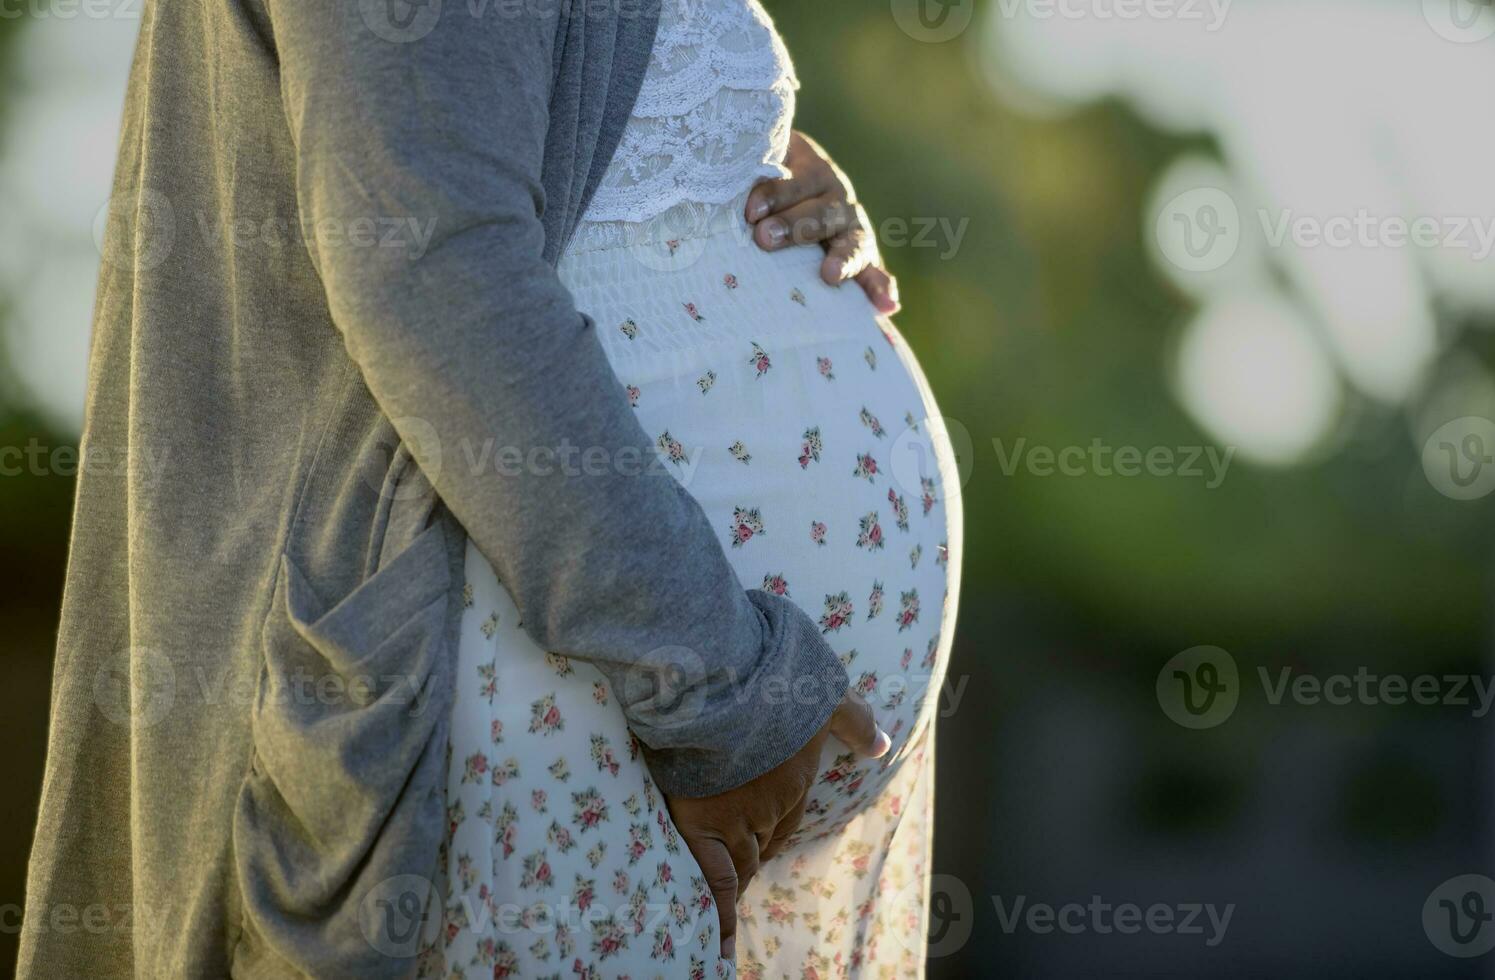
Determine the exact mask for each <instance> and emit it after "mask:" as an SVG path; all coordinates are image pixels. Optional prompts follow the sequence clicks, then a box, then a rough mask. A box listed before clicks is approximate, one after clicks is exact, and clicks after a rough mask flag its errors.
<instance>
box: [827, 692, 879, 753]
mask: <svg viewBox="0 0 1495 980" xmlns="http://www.w3.org/2000/svg"><path fill="white" fill-rule="evenodd" d="M830 730H831V734H832V735H834V736H836V738H838V739H840V740H841V741H842V742H843V743H844V744H845V745H846V747H847V748H848V749H851V751H853V752H855V753H857V754H858V755H861V756H865V757H867V758H869V759H880V758H882V757H883V756H885V755H887V754H888V749H890V748H892V746H893V740H892V739H891V738H889V737H888V733H887V732H885V731H883V730H882V729H881V728H879V727H878V725H877V719H876V718H874V717H873V716H872V706H871V705H869V704H868V703H867V702H866V701H863V700H862V698H861V696H860V695H858V694H857V693H856V692H855V691H848V692H847V693H846V699H845V700H843V701H842V702H841V706H840V707H839V708H837V709H836V713H835V714H833V715H831V721H830Z"/></svg>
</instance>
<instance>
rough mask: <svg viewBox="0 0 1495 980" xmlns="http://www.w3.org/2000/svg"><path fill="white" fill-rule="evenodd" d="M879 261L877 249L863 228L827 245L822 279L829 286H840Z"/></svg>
mask: <svg viewBox="0 0 1495 980" xmlns="http://www.w3.org/2000/svg"><path fill="white" fill-rule="evenodd" d="M876 261H877V248H876V246H874V245H873V244H872V242H871V238H870V236H869V235H868V234H867V232H866V230H865V229H863V228H853V229H852V230H851V231H848V232H845V233H844V234H841V235H837V236H836V237H835V238H832V239H831V240H830V241H828V242H826V243H825V261H824V262H822V263H820V278H821V279H824V280H825V282H826V284H827V285H830V286H839V285H840V284H841V283H843V282H845V281H846V280H847V279H855V278H856V277H857V276H859V275H861V274H862V273H863V272H864V271H865V270H866V269H867V268H868V267H870V266H872V265H874V264H875V263H876Z"/></svg>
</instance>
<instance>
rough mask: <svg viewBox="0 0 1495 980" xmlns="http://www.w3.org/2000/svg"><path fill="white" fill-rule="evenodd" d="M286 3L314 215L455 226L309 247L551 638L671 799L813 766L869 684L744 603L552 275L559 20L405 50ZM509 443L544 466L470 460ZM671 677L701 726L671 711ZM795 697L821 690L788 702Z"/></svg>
mask: <svg viewBox="0 0 1495 980" xmlns="http://www.w3.org/2000/svg"><path fill="white" fill-rule="evenodd" d="M268 6H269V10H270V14H271V21H272V25H273V30H274V38H275V44H276V48H277V51H278V55H279V58H280V64H281V72H282V82H281V86H282V98H283V100H284V102H285V109H286V114H287V118H288V121H289V124H290V128H291V133H292V137H293V139H294V142H295V147H296V161H295V163H296V171H297V194H298V200H299V206H300V208H301V211H302V220H303V221H304V222H305V223H306V224H307V225H308V226H311V227H315V226H316V224H317V223H318V222H322V221H329V220H330V221H338V222H342V223H344V226H346V223H347V222H350V221H353V220H355V219H358V218H365V219H367V218H370V217H401V218H406V219H409V218H414V219H417V220H419V221H420V222H421V224H422V227H424V226H425V225H426V224H427V223H434V234H433V237H432V240H431V242H430V244H429V246H428V248H427V249H426V250H425V251H424V253H423V254H421V255H420V256H412V255H410V254H407V253H406V252H405V251H403V250H397V249H386V248H368V247H355V246H352V245H349V244H347V243H345V242H344V243H339V244H328V243H317V242H315V241H313V242H312V243H311V244H310V245H309V249H310V251H311V257H312V261H313V262H314V264H315V265H316V268H317V270H318V272H319V274H320V275H321V278H322V280H323V282H324V284H325V287H326V291H327V301H328V304H329V308H330V311H331V315H332V319H333V321H334V322H335V323H336V325H337V327H338V328H339V330H341V332H342V333H343V335H344V339H345V343H346V346H347V349H348V352H349V354H350V355H351V356H352V358H353V359H354V361H356V362H357V364H358V367H359V368H360V370H361V371H362V374H363V377H364V380H365V382H366V383H367V385H368V387H369V390H370V391H371V392H372V394H373V396H374V398H375V399H376V400H377V401H378V403H379V405H380V407H381V408H382V409H383V410H384V412H385V413H386V414H387V415H388V416H389V417H390V418H391V419H392V420H394V422H395V425H396V428H397V429H400V430H401V432H402V435H404V436H405V438H406V440H407V442H410V443H412V450H413V451H415V452H416V453H417V457H418V458H419V459H420V462H421V464H422V468H423V469H425V470H426V472H427V473H428V475H430V476H431V477H432V479H433V482H434V483H435V485H436V489H437V491H438V492H439V493H440V494H441V497H442V499H443V500H444V501H445V502H446V504H447V506H448V507H450V508H451V510H452V512H453V513H454V514H455V515H456V517H457V518H458V519H459V520H460V521H461V522H462V524H463V525H464V526H465V527H466V528H467V530H468V533H469V534H470V535H471V537H472V539H473V540H474V541H475V542H476V544H477V546H478V548H479V549H480V550H481V551H482V553H483V554H484V555H485V556H486V557H487V558H488V559H489V560H490V561H491V562H492V563H493V565H494V567H495V569H496V570H497V572H498V575H499V578H500V579H501V580H502V581H503V583H504V584H505V586H506V587H507V588H508V589H509V591H510V593H511V594H512V595H513V597H514V600H515V603H516V604H517V605H518V607H519V609H520V611H521V613H522V615H523V618H524V622H525V626H526V629H527V631H528V632H529V633H530V634H531V635H532V636H533V637H534V638H535V640H536V641H537V642H538V643H540V644H541V645H543V646H544V647H545V648H546V649H549V650H554V651H556V652H559V653H563V654H566V655H568V656H573V657H577V658H580V659H583V660H588V661H591V662H593V663H595V664H597V665H598V666H599V667H600V668H601V669H602V670H603V672H604V673H605V674H606V675H607V677H608V679H609V681H610V682H611V683H612V686H613V689H614V691H615V693H616V695H617V696H618V699H619V703H620V705H621V706H622V708H623V710H624V712H625V714H626V715H627V716H628V718H629V721H630V724H631V725H632V727H633V728H634V731H635V732H636V733H637V734H638V736H639V738H640V740H641V741H642V742H643V743H644V744H645V745H646V746H647V747H648V748H649V749H650V750H651V754H650V758H649V761H650V766H651V770H652V771H653V773H654V775H655V778H656V780H657V781H658V782H659V784H660V786H661V788H662V789H664V790H665V791H666V792H669V793H671V794H674V795H677V796H685V797H699V796H707V795H710V794H714V793H718V792H721V791H724V790H727V789H730V788H733V787H736V786H739V785H741V784H743V783H745V782H747V781H749V780H751V779H753V778H754V777H756V776H758V775H760V774H762V773H764V772H766V771H769V770H771V769H773V768H774V767H776V766H778V765H779V764H781V763H783V762H784V761H785V760H787V759H789V758H790V757H792V756H793V755H794V754H795V753H796V752H797V751H799V750H800V749H801V748H802V747H803V746H804V745H806V744H807V743H808V742H809V741H810V740H811V739H812V738H813V737H814V736H815V734H816V733H817V732H818V731H819V730H820V729H821V728H822V726H824V725H825V724H826V721H827V719H828V718H829V717H830V715H831V713H832V711H833V710H834V709H835V707H836V705H837V703H838V702H839V701H840V700H841V697H842V694H843V692H844V691H845V688H846V686H847V679H846V674H845V671H844V669H843V668H842V667H841V665H840V663H839V661H838V660H837V658H836V657H835V655H834V654H833V652H832V651H831V650H830V648H829V647H828V646H827V645H826V644H825V642H824V641H823V640H822V639H821V637H820V635H819V632H818V630H817V629H816V627H815V625H814V623H813V622H812V621H811V620H810V619H809V617H808V616H807V615H805V614H804V613H803V612H802V611H801V610H799V609H798V608H797V607H795V606H793V605H792V604H791V603H789V602H787V601H784V600H782V599H780V598H778V597H775V596H770V595H768V594H766V593H763V592H758V591H754V592H751V593H749V592H747V591H745V590H744V589H743V587H742V586H741V584H740V583H739V582H738V580H737V578H736V576H735V574H734V573H733V571H732V569H731V567H730V565H729V564H728V563H727V560H726V557H725V555H724V553H723V552H722V548H721V546H720V544H719V543H718V541H717V538H716V535H715V533H714V531H713V529H712V528H711V527H710V526H709V524H708V523H707V521H706V519H705V516H704V515H703V514H702V512H701V510H700V508H699V506H698V505H697V504H696V503H695V501H694V500H693V499H692V498H691V497H690V496H689V495H688V494H687V493H686V492H685V491H684V489H683V488H682V487H681V486H680V485H679V484H678V483H676V482H675V481H674V479H673V478H671V477H670V476H669V475H668V474H667V473H665V472H664V471H663V469H662V468H661V467H659V466H645V465H642V463H649V462H652V461H653V460H654V454H653V450H652V447H651V443H650V440H649V438H648V436H647V435H646V434H645V433H644V432H643V430H642V429H641V428H640V426H639V425H638V423H637V421H636V420H635V419H634V416H633V412H632V410H631V409H630V408H629V406H628V404H627V401H626V399H625V396H624V393H623V389H622V386H621V384H620V383H619V382H618V380H617V378H616V377H615V376H614V374H613V372H612V369H611V367H610V366H609V364H608V362H607V360H606V358H605V356H604V354H603V352H602V348H601V346H600V344H599V343H598V341H597V338H596V334H595V330H594V328H593V325H592V324H591V323H590V322H589V321H587V319H586V318H585V317H583V316H582V315H581V314H579V313H578V312H577V310H576V308H575V306H574V304H573V302H572V300H571V297H570V295H569V294H568V293H567V292H566V290H565V288H564V287H563V286H562V284H561V283H560V281H559V280H558V278H557V277H556V273H555V270H554V269H553V268H552V267H551V266H550V264H549V263H548V262H546V261H545V259H544V255H543V250H544V246H545V233H544V229H543V226H542V224H541V221H540V217H539V214H540V211H541V209H542V207H543V199H544V192H543V189H542V183H541V165H542V160H543V156H544V146H545V141H546V133H547V125H548V118H547V112H548V104H549V97H550V92H549V85H550V80H551V78H552V64H551V52H552V50H553V48H554V40H555V39H554V31H555V24H556V21H557V18H556V17H555V16H553V15H552V16H537V15H535V14H533V13H513V12H506V11H505V10H504V9H502V8H500V7H499V6H498V5H495V6H494V8H493V9H491V10H488V11H487V12H486V13H484V14H483V15H481V16H474V15H472V14H471V13H470V12H469V10H468V9H467V8H465V7H462V6H459V5H454V4H449V5H448V9H447V10H446V11H445V13H444V14H442V15H441V16H440V17H439V19H438V21H437V23H436V26H435V27H434V28H433V29H432V30H431V32H430V33H429V34H427V35H425V36H424V37H422V38H420V39H419V40H415V41H411V42H409V43H397V42H391V41H386V40H383V39H381V38H380V37H378V36H377V35H376V34H374V33H373V32H372V31H371V30H370V29H369V27H368V26H367V25H366V24H365V23H364V21H363V19H362V17H361V15H360V7H366V6H367V5H363V4H359V3H356V2H351V0H318V2H307V0H269V3H268ZM416 426H418V428H419V429H420V430H422V431H434V433H435V436H436V446H434V447H433V446H432V445H430V440H429V439H415V438H412V435H411V434H409V433H407V432H406V429H411V430H412V432H413V431H414V428H415V427H416ZM568 447H570V448H569V449H568ZM506 449H513V450H518V451H519V452H520V453H522V454H523V457H524V458H525V459H539V460H540V461H541V463H540V465H526V466H525V467H524V468H523V472H522V473H521V474H520V475H517V476H511V475H499V474H498V473H497V472H495V468H494V466H493V465H492V462H491V460H492V459H493V456H492V455H490V456H489V457H488V459H489V460H490V462H489V465H487V466H474V465H472V463H471V462H470V460H472V459H475V458H482V454H483V453H484V452H485V451H488V450H491V451H492V452H493V453H499V452H503V451H504V450H506ZM536 450H538V451H540V452H541V454H542V455H541V456H539V457H533V456H531V455H530V454H531V453H532V452H534V451H536ZM433 452H439V453H440V454H441V456H440V460H439V461H438V460H437V459H434V458H431V457H432V455H433ZM550 452H554V453H556V454H557V455H556V456H555V457H553V460H554V461H553V463H550V464H547V463H545V462H544V460H546V459H547V458H551V457H548V456H546V455H544V454H546V453H550ZM568 452H569V453H570V454H571V456H570V460H571V463H572V464H574V465H572V466H567V465H566V458H567V457H566V454H567V453H568ZM599 458H600V459H602V460H604V461H605V462H604V464H603V465H591V466H585V467H584V466H582V465H581V464H583V463H585V462H586V461H587V460H589V459H590V460H592V461H593V462H594V463H595V461H596V460H597V459H599ZM641 461H642V462H641ZM680 650H684V651H688V652H685V653H676V652H672V651H680ZM661 651H665V652H663V653H662V652H661ZM660 672H665V673H668V674H669V675H670V676H669V677H668V678H667V680H668V681H669V682H670V683H671V684H673V685H674V687H673V690H674V693H676V694H679V695H681V697H680V700H679V703H680V704H681V705H683V706H684V707H685V710H669V708H668V707H666V708H665V709H663V710H660V709H658V708H657V707H656V706H655V705H654V703H653V701H654V700H657V699H655V698H653V695H654V693H655V688H656V684H655V683H654V682H653V681H654V679H655V677H656V675H657V674H658V673H660ZM791 679H794V680H796V681H797V683H798V684H799V685H801V686H799V687H796V688H795V690H798V691H800V692H813V693H812V694H811V695H810V696H809V697H808V698H805V697H800V698H795V699H789V698H775V697H773V696H769V695H765V693H764V685H765V684H783V683H787V682H788V681H789V680H791ZM807 700H808V701H810V702H812V703H806V701H807Z"/></svg>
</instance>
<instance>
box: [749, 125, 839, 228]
mask: <svg viewBox="0 0 1495 980" xmlns="http://www.w3.org/2000/svg"><path fill="white" fill-rule="evenodd" d="M784 166H786V167H788V168H789V176H788V177H784V178H781V179H779V180H764V181H759V182H758V184H757V186H756V187H754V188H753V189H752V192H751V193H749V194H748V199H747V219H748V221H750V222H757V221H761V220H762V219H764V218H766V217H768V216H769V215H770V214H773V213H774V212H776V211H783V210H784V209H786V208H790V207H793V206H794V205H796V204H798V203H800V202H801V201H807V200H809V199H810V198H812V197H820V196H821V195H822V194H825V193H827V192H829V191H831V190H832V189H833V188H834V187H835V182H836V172H835V170H834V169H832V167H831V165H830V163H829V162H828V161H827V160H826V159H825V157H824V156H823V155H822V154H821V153H818V152H816V148H815V146H814V144H812V143H811V142H810V141H809V140H807V139H805V137H804V136H803V135H802V134H800V133H794V134H793V135H792V136H791V137H790V138H789V152H788V153H787V154H786V155H785V157H784ZM843 196H844V195H843Z"/></svg>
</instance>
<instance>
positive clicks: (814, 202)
mask: <svg viewBox="0 0 1495 980" xmlns="http://www.w3.org/2000/svg"><path fill="white" fill-rule="evenodd" d="M857 211H858V209H857V207H856V205H854V204H851V203H849V202H847V201H845V200H842V199H839V198H834V197H815V198H811V199H810V200H808V201H801V202H799V203H798V204H795V205H793V206H792V207H788V208H785V209H783V210H781V211H778V212H775V214H774V215H773V217H771V218H765V219H763V220H762V221H760V222H758V227H757V228H755V229H753V239H754V240H755V241H756V242H757V243H758V245H759V246H760V247H762V248H765V249H767V250H769V251H770V252H772V251H777V250H778V249H781V248H788V247H789V246H791V245H813V244H816V243H818V242H823V241H825V240H826V239H828V238H835V237H836V236H838V235H842V234H845V233H846V232H848V231H850V230H852V229H854V228H857V227H860V222H859V219H858V216H857Z"/></svg>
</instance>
